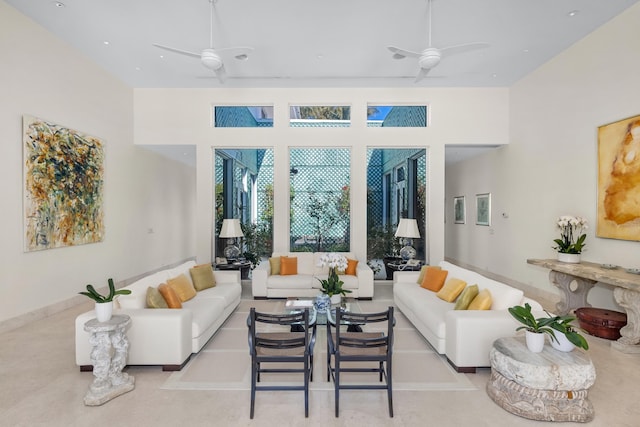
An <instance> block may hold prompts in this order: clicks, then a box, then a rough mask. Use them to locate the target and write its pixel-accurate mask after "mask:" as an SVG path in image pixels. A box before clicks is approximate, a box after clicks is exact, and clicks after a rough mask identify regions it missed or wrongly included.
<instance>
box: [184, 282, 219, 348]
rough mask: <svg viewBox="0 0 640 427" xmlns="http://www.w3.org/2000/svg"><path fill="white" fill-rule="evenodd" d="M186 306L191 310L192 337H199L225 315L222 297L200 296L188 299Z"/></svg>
mask: <svg viewBox="0 0 640 427" xmlns="http://www.w3.org/2000/svg"><path fill="white" fill-rule="evenodd" d="M216 288H217V286H216ZM216 288H211V289H216ZM184 308H186V309H189V310H191V337H192V338H197V337H199V336H200V335H202V334H203V333H204V332H205V331H206V330H207V329H208V328H210V327H211V325H213V324H214V323H215V322H216V320H218V318H221V317H222V316H223V314H224V308H225V303H224V300H223V299H222V298H200V297H198V298H193V299H192V300H189V301H186V302H185V303H184Z"/></svg>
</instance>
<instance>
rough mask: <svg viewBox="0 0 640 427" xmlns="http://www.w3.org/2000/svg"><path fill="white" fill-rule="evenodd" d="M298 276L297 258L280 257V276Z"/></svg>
mask: <svg viewBox="0 0 640 427" xmlns="http://www.w3.org/2000/svg"><path fill="white" fill-rule="evenodd" d="M295 274H298V257H295V256H292V257H285V256H281V257H280V275H281V276H290V275H295Z"/></svg>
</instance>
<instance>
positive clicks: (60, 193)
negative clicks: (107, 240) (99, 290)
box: [23, 115, 104, 252]
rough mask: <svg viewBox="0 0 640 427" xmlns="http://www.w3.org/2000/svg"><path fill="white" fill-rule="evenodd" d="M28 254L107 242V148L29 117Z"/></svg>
mask: <svg viewBox="0 0 640 427" xmlns="http://www.w3.org/2000/svg"><path fill="white" fill-rule="evenodd" d="M23 143H24V188H25V193H24V199H25V200H24V215H25V222H24V226H25V251H27V252H29V251H38V250H43V249H52V248H59V247H63V246H74V245H83V244H87V243H96V242H100V241H102V240H103V238H104V213H103V185H104V143H103V141H101V140H100V139H99V138H95V137H92V136H88V135H85V134H82V133H80V132H77V131H75V130H71V129H67V128H65V127H62V126H60V125H57V124H54V123H51V122H47V121H45V120H42V119H38V118H35V117H31V116H26V115H25V116H24V117H23Z"/></svg>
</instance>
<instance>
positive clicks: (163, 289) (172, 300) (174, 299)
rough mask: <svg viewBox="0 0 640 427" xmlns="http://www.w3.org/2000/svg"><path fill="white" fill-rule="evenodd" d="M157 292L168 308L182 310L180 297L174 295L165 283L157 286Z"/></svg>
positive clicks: (174, 292)
mask: <svg viewBox="0 0 640 427" xmlns="http://www.w3.org/2000/svg"><path fill="white" fill-rule="evenodd" d="M158 292H160V294H161V295H162V298H164V300H165V301H166V302H167V305H168V306H169V308H182V303H181V302H180V297H179V296H178V294H176V291H174V290H173V288H172V287H171V286H169V285H167V284H166V283H163V284H162V285H160V286H158Z"/></svg>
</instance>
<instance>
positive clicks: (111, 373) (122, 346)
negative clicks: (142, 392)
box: [84, 315, 134, 406]
mask: <svg viewBox="0 0 640 427" xmlns="http://www.w3.org/2000/svg"><path fill="white" fill-rule="evenodd" d="M130 323H131V318H130V317H129V316H127V315H113V316H112V317H111V319H110V320H108V321H106V322H98V319H91V320H89V321H88V322H87V323H85V324H84V330H85V331H87V332H89V333H90V334H91V337H90V338H89V343H90V344H91V346H92V347H93V349H92V350H91V363H92V364H93V376H94V377H95V378H94V380H93V383H91V385H90V386H89V391H87V394H86V395H85V397H84V404H85V405H87V406H98V405H102V404H103V403H105V402H108V401H109V400H111V399H113V398H114V397H117V396H120V395H121V394H124V393H126V392H128V391H131V390H133V388H134V378H133V377H132V376H131V375H129V374H126V373H123V372H122V368H124V366H125V365H126V363H127V350H128V349H129V341H128V340H127V335H126V334H125V331H126V328H127V326H129V324H130ZM112 349H113V357H112V355H111V353H112Z"/></svg>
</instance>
